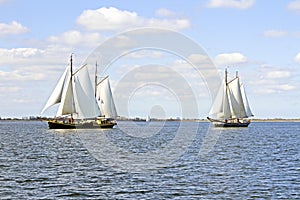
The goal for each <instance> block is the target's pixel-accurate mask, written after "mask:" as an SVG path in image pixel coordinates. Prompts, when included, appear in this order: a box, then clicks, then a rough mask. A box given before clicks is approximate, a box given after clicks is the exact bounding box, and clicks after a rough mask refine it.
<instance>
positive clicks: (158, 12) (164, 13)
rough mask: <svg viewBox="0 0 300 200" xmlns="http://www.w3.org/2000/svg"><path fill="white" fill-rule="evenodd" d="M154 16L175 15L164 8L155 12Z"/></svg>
mask: <svg viewBox="0 0 300 200" xmlns="http://www.w3.org/2000/svg"><path fill="white" fill-rule="evenodd" d="M155 14H156V15H157V16H160V17H172V16H175V15H176V14H175V13H174V12H172V11H171V10H168V9H165V8H160V9H158V10H156V11H155Z"/></svg>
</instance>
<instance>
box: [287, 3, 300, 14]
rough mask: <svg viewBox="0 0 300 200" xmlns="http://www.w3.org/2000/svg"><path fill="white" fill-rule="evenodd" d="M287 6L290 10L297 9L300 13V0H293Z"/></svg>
mask: <svg viewBox="0 0 300 200" xmlns="http://www.w3.org/2000/svg"><path fill="white" fill-rule="evenodd" d="M287 8H288V9H289V10H292V11H295V12H297V13H300V0H295V1H291V2H290V3H289V4H288V6H287Z"/></svg>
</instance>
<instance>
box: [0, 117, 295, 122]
mask: <svg viewBox="0 0 300 200" xmlns="http://www.w3.org/2000/svg"><path fill="white" fill-rule="evenodd" d="M49 119H52V118H34V119H20V118H0V121H47V120H49ZM117 121H134V122H139V121H140V122H145V121H146V120H143V119H140V120H136V119H131V118H130V119H124V118H122V119H117ZM151 121H179V122H180V121H182V122H209V121H208V120H207V119H173V118H170V119H151ZM251 122H300V118H299V119H283V118H270V119H251Z"/></svg>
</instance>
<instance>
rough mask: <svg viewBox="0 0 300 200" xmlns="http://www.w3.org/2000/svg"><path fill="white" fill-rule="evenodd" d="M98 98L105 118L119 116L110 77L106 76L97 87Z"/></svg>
mask: <svg viewBox="0 0 300 200" xmlns="http://www.w3.org/2000/svg"><path fill="white" fill-rule="evenodd" d="M96 99H97V103H98V106H99V108H100V111H101V114H102V115H103V116H104V117H105V118H113V119H114V118H116V117H117V116H118V114H117V111H116V106H115V103H114V99H113V95H112V91H111V88H110V83H109V78H108V76H106V77H105V78H104V79H102V80H101V81H100V82H99V83H98V84H97V87H96Z"/></svg>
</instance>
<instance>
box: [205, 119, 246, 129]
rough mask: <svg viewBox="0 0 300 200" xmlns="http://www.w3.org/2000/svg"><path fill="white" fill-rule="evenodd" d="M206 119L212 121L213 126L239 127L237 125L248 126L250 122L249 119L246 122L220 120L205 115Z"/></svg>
mask: <svg viewBox="0 0 300 200" xmlns="http://www.w3.org/2000/svg"><path fill="white" fill-rule="evenodd" d="M207 119H208V120H209V121H210V122H212V123H213V125H214V126H215V127H224V128H231V127H232V128H239V127H248V126H249V124H250V120H248V121H247V122H239V121H237V122H226V121H222V120H216V119H211V118H209V117H207Z"/></svg>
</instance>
